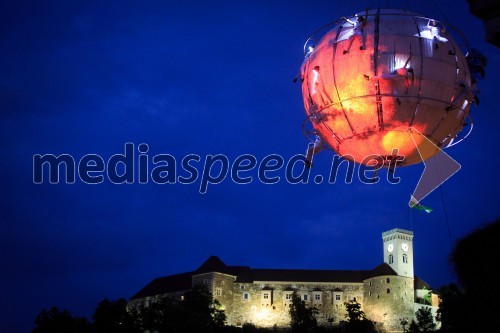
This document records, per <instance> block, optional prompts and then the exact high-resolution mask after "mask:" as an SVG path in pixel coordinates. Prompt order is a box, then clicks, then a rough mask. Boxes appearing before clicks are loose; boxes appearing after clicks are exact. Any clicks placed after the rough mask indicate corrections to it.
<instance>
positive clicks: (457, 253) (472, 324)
mask: <svg viewBox="0 0 500 333" xmlns="http://www.w3.org/2000/svg"><path fill="white" fill-rule="evenodd" d="M499 239H500V219H496V220H494V221H493V222H490V223H486V224H484V225H482V226H481V227H479V228H477V229H476V230H474V231H473V232H472V233H470V234H468V235H467V236H465V237H463V238H462V239H460V240H459V241H458V242H457V243H456V245H455V248H454V249H453V252H452V254H451V261H452V263H453V265H454V268H455V271H456V273H457V276H458V279H459V282H460V283H461V286H462V287H463V288H464V293H463V297H462V298H461V302H460V303H462V304H463V305H462V306H463V309H464V312H463V313H466V315H461V316H460V317H458V318H457V319H458V322H457V323H455V325H454V326H453V329H455V330H456V331H457V332H492V331H496V330H498V327H497V326H498V325H497V324H496V323H495V318H496V315H497V313H498V300H499V299H500V288H497V287H496V284H497V282H498V277H497V275H496V274H494V273H492V272H493V271H492V267H495V265H496V263H498V254H499V253H500V242H499V241H498V240H499Z"/></svg>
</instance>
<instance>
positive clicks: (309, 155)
mask: <svg viewBox="0 0 500 333" xmlns="http://www.w3.org/2000/svg"><path fill="white" fill-rule="evenodd" d="M324 144H325V143H324V141H323V139H322V138H321V136H319V135H316V140H315V141H314V143H309V144H308V145H307V150H306V160H305V162H304V164H305V166H306V168H307V169H309V168H311V167H312V160H313V156H314V155H316V154H317V153H319V152H320V151H321V150H323V146H324Z"/></svg>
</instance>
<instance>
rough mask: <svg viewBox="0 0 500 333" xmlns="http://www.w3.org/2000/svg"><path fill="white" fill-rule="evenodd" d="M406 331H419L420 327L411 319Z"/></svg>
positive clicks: (410, 332) (416, 332) (418, 332)
mask: <svg viewBox="0 0 500 333" xmlns="http://www.w3.org/2000/svg"><path fill="white" fill-rule="evenodd" d="M406 332H408V333H420V328H419V327H418V324H417V323H416V322H415V320H412V321H411V323H410V326H409V327H408V331H406Z"/></svg>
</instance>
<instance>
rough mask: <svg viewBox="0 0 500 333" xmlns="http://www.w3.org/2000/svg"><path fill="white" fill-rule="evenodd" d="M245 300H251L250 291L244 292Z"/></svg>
mask: <svg viewBox="0 0 500 333" xmlns="http://www.w3.org/2000/svg"><path fill="white" fill-rule="evenodd" d="M243 300H244V301H249V300H250V294H249V293H243Z"/></svg>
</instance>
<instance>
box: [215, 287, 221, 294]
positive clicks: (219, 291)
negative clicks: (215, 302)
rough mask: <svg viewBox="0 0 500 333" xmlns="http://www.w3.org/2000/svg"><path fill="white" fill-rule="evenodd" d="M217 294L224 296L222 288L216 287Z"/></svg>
mask: <svg viewBox="0 0 500 333" xmlns="http://www.w3.org/2000/svg"><path fill="white" fill-rule="evenodd" d="M215 296H222V289H221V288H215Z"/></svg>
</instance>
